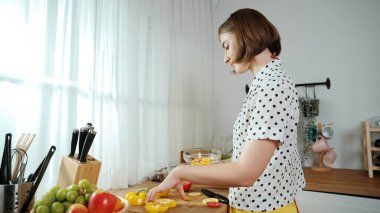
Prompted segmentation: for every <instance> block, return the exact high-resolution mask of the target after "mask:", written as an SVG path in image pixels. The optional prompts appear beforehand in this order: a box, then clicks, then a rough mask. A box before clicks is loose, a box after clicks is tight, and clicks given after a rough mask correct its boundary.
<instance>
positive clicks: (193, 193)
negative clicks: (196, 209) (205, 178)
mask: <svg viewBox="0 0 380 213" xmlns="http://www.w3.org/2000/svg"><path fill="white" fill-rule="evenodd" d="M200 195H202V193H200V192H190V193H189V196H191V197H196V196H200Z"/></svg>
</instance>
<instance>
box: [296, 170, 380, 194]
mask: <svg viewBox="0 0 380 213" xmlns="http://www.w3.org/2000/svg"><path fill="white" fill-rule="evenodd" d="M303 170H304V174H305V179H306V187H305V188H304V190H306V191H317V192H328V193H336V194H344V195H353V196H360V197H369V198H376V199H380V174H375V175H374V177H373V178H369V177H368V172H367V171H364V170H353V169H335V168H334V169H332V170H331V171H328V172H318V171H313V170H311V169H310V168H304V169H303Z"/></svg>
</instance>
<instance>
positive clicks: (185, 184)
mask: <svg viewBox="0 0 380 213" xmlns="http://www.w3.org/2000/svg"><path fill="white" fill-rule="evenodd" d="M190 187H191V182H190V181H187V180H185V181H183V191H185V192H188V191H189V190H190Z"/></svg>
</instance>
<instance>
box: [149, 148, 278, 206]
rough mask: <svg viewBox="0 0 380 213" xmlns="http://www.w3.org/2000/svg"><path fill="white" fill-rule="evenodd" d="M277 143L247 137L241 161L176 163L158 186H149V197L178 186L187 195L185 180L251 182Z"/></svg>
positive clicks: (216, 183) (239, 184) (244, 184)
mask: <svg viewBox="0 0 380 213" xmlns="http://www.w3.org/2000/svg"><path fill="white" fill-rule="evenodd" d="M278 143H279V142H278V141H274V140H256V141H247V142H245V144H244V146H243V148H242V150H241V151H242V153H241V157H240V160H239V161H238V162H230V163H221V164H213V165H208V166H190V165H182V166H177V167H176V168H174V169H173V170H172V171H171V172H170V173H169V175H168V176H167V177H166V178H165V180H164V181H163V182H162V183H161V184H160V185H159V186H157V187H155V188H153V189H151V190H149V193H148V198H147V200H153V198H154V196H155V195H156V193H157V192H161V191H165V190H168V189H170V188H176V189H177V190H178V191H179V193H180V195H181V197H182V198H183V199H185V194H184V192H183V189H182V181H183V180H189V181H191V182H193V183H198V184H202V185H208V186H214V187H248V186H252V184H253V182H254V181H256V180H257V178H259V177H260V175H261V174H262V173H263V171H264V170H265V168H266V166H267V165H268V163H269V161H270V159H271V157H272V156H273V153H274V151H275V149H276V148H277V146H278Z"/></svg>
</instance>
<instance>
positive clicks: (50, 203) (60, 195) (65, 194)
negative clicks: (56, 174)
mask: <svg viewBox="0 0 380 213" xmlns="http://www.w3.org/2000/svg"><path fill="white" fill-rule="evenodd" d="M96 189H97V187H96V185H95V184H91V183H90V182H89V181H88V180H87V179H82V180H80V181H79V182H78V184H72V185H70V186H68V187H66V188H61V187H59V186H54V187H52V188H51V189H50V190H49V191H48V192H46V193H45V194H44V195H43V196H42V198H41V199H40V200H39V201H37V202H36V203H35V204H34V206H33V211H34V212H35V213H64V212H66V210H67V209H68V208H69V207H70V206H71V205H72V204H74V203H80V204H83V205H85V206H87V204H88V202H89V200H90V197H91V195H92V193H93V192H94V191H95V190H96Z"/></svg>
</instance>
